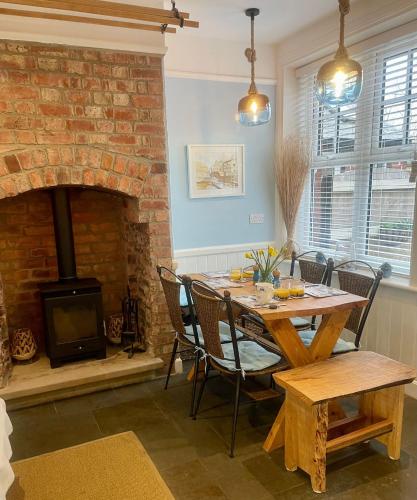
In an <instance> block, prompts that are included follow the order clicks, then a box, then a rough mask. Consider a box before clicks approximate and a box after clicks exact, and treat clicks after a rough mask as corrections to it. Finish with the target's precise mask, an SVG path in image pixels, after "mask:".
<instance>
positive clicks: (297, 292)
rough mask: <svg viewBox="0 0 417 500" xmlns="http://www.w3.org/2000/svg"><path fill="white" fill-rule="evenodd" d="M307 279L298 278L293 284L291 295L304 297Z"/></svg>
mask: <svg viewBox="0 0 417 500" xmlns="http://www.w3.org/2000/svg"><path fill="white" fill-rule="evenodd" d="M304 292H305V281H304V280H301V279H296V280H293V281H292V284H291V297H304Z"/></svg>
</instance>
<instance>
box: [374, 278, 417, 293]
mask: <svg viewBox="0 0 417 500" xmlns="http://www.w3.org/2000/svg"><path fill="white" fill-rule="evenodd" d="M380 286H386V287H388V288H397V289H399V290H404V291H406V292H412V293H417V286H415V285H412V284H411V283H410V279H409V278H402V277H400V276H391V278H382V280H381V285H380Z"/></svg>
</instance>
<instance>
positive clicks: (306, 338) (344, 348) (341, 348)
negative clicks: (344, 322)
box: [298, 330, 357, 354]
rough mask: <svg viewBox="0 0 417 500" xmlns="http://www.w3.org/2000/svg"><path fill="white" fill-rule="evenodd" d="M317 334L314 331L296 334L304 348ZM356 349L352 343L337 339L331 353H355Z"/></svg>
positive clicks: (303, 331)
mask: <svg viewBox="0 0 417 500" xmlns="http://www.w3.org/2000/svg"><path fill="white" fill-rule="evenodd" d="M316 333H317V331H316V330H302V331H300V332H298V335H299V336H300V338H301V340H302V341H303V344H304V345H305V346H309V345H311V343H312V342H313V339H314V335H315V334H316ZM356 349H357V347H356V346H355V344H354V343H353V342H347V341H346V340H343V339H339V340H338V341H337V342H336V345H335V346H334V349H333V353H334V354H337V353H339V352H348V351H356Z"/></svg>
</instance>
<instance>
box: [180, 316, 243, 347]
mask: <svg viewBox="0 0 417 500" xmlns="http://www.w3.org/2000/svg"><path fill="white" fill-rule="evenodd" d="M185 331H186V334H185V336H186V337H187V339H188V340H189V341H190V342H192V343H193V344H194V332H193V326H192V325H188V326H186V327H185ZM197 332H198V340H199V342H200V345H201V346H203V345H204V338H203V333H202V331H201V327H200V325H197ZM219 333H220V342H221V343H222V344H225V343H227V342H231V341H232V337H231V335H230V327H229V325H228V324H227V323H224V322H223V321H219ZM242 337H243V332H241V331H240V330H238V329H236V338H237V339H238V340H239V339H241V338H242Z"/></svg>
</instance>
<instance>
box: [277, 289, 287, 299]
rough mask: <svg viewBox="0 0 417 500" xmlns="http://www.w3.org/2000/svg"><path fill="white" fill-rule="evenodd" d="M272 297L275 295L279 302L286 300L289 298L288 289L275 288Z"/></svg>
mask: <svg viewBox="0 0 417 500" xmlns="http://www.w3.org/2000/svg"><path fill="white" fill-rule="evenodd" d="M274 295H275V297H278V298H279V299H280V300H287V299H288V298H289V297H290V289H289V288H276V289H275V292H274Z"/></svg>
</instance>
